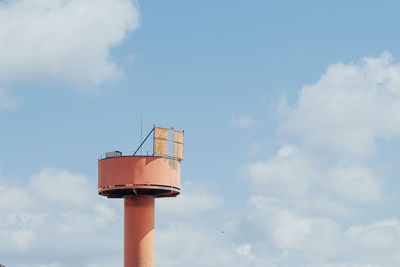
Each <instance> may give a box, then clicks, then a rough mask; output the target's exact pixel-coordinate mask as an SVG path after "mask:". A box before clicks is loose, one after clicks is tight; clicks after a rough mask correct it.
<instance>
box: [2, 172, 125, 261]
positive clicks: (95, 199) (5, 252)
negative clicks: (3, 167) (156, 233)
mask: <svg viewBox="0 0 400 267" xmlns="http://www.w3.org/2000/svg"><path fill="white" fill-rule="evenodd" d="M0 218H1V220H0V240H3V241H5V242H0V259H1V261H2V262H1V263H2V264H5V265H6V266H62V267H69V266H84V265H85V264H90V263H96V262H99V261H101V259H104V262H110V261H112V262H114V264H118V263H120V261H121V257H122V246H123V239H122V231H123V220H122V219H123V210H122V201H119V202H118V203H117V202H115V201H109V200H106V199H103V197H100V196H98V195H97V185H96V182H95V181H94V180H92V179H90V178H88V177H86V176H85V175H82V174H72V173H69V172H67V171H65V170H57V169H52V168H46V169H43V170H42V171H40V172H39V173H38V174H35V175H33V176H32V178H31V179H30V180H28V181H27V182H25V183H21V184H16V183H11V181H9V180H8V179H1V180H0ZM104 233H107V234H106V235H104ZM105 240H106V241H105ZM22 254H23V255H24V256H23V257H21V255H22ZM72 255H73V256H72ZM99 255H100V256H99ZM70 258H73V259H74V262H73V263H72V262H70ZM97 266H112V264H108V265H107V264H105V265H102V264H100V265H97ZM114 266H115V265H114Z"/></svg>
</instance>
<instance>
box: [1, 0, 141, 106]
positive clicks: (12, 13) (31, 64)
mask: <svg viewBox="0 0 400 267" xmlns="http://www.w3.org/2000/svg"><path fill="white" fill-rule="evenodd" d="M138 20H139V13H138V9H137V7H136V5H135V4H133V3H132V2H131V1H130V0H101V1H97V0H55V1H53V0H14V1H11V0H6V1H1V2H0V25H2V26H1V27H0V81H2V82H7V81H19V80H22V79H28V80H29V79H41V78H50V79H56V80H62V81H68V82H72V83H93V84H98V83H101V82H103V81H105V80H108V79H112V78H114V77H116V75H118V73H119V72H120V70H119V69H118V67H117V66H116V65H115V63H114V62H113V61H112V60H111V58H110V48H111V47H112V46H115V45H117V44H118V43H120V42H121V41H122V40H123V39H124V38H125V37H126V35H127V33H128V31H132V30H135V29H137V28H138V24H139V22H138ZM0 93H1V92H0ZM0 104H1V95H0Z"/></svg>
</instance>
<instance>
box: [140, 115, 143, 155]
mask: <svg viewBox="0 0 400 267" xmlns="http://www.w3.org/2000/svg"><path fill="white" fill-rule="evenodd" d="M140 143H141V144H142V143H143V118H142V116H140ZM140 154H141V155H143V151H142V147H140Z"/></svg>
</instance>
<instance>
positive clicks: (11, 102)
mask: <svg viewBox="0 0 400 267" xmlns="http://www.w3.org/2000/svg"><path fill="white" fill-rule="evenodd" d="M18 105H19V103H18V101H17V100H16V99H14V98H13V97H11V96H10V95H9V93H8V92H7V90H5V89H3V88H1V87H0V110H2V109H15V108H17V107H18Z"/></svg>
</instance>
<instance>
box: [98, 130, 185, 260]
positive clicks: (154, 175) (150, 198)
mask: <svg viewBox="0 0 400 267" xmlns="http://www.w3.org/2000/svg"><path fill="white" fill-rule="evenodd" d="M151 134H153V137H154V138H153V154H152V155H150V156H144V155H136V153H137V152H138V151H139V149H140V148H141V147H142V145H143V144H144V143H145V142H146V140H147V139H148V138H149V136H150V135H151ZM169 136H172V138H169ZM183 139H184V132H181V131H177V130H174V129H173V128H161V127H153V129H152V130H151V131H150V133H149V134H148V135H147V137H146V138H145V140H144V141H143V142H142V144H141V145H140V146H139V148H138V149H137V150H136V152H135V153H134V154H133V155H128V156H123V155H122V153H121V152H119V151H114V152H107V153H106V155H105V157H101V158H100V159H99V161H98V190H99V194H100V195H102V196H106V197H108V198H124V216H125V217H124V266H125V267H154V199H155V198H159V197H175V196H177V195H179V193H180V162H181V160H182V159H183ZM170 145H172V153H169V149H168V147H169V146H170Z"/></svg>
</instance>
